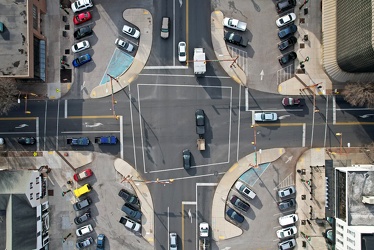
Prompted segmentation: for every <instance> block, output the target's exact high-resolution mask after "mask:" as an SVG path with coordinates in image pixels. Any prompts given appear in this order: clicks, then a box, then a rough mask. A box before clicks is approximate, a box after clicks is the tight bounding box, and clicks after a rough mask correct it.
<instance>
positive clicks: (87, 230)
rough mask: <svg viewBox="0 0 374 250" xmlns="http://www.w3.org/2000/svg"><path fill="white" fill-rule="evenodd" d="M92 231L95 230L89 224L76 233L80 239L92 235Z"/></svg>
mask: <svg viewBox="0 0 374 250" xmlns="http://www.w3.org/2000/svg"><path fill="white" fill-rule="evenodd" d="M92 231H93V228H92V226H91V224H88V225H85V226H83V227H80V228H78V229H77V231H75V233H76V234H77V236H78V237H79V236H83V235H85V234H88V233H91V232H92Z"/></svg>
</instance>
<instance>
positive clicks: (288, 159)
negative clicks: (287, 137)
mask: <svg viewBox="0 0 374 250" xmlns="http://www.w3.org/2000/svg"><path fill="white" fill-rule="evenodd" d="M292 158H293V155H291V156H290V157H288V158H287V161H286V162H285V163H289V162H290V161H291V160H292Z"/></svg>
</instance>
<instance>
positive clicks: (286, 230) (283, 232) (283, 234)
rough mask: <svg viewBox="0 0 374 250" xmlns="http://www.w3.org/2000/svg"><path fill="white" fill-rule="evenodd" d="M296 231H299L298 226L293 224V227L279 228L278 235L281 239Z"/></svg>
mask: <svg viewBox="0 0 374 250" xmlns="http://www.w3.org/2000/svg"><path fill="white" fill-rule="evenodd" d="M296 233H297V228H296V227H295V226H292V227H286V228H282V229H279V230H278V231H277V236H278V238H279V239H283V238H287V237H290V236H292V235H295V234H296Z"/></svg>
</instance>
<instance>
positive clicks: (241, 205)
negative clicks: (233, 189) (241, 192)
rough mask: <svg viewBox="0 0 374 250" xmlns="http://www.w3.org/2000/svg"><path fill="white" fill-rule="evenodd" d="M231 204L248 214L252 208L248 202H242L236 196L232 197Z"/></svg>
mask: <svg viewBox="0 0 374 250" xmlns="http://www.w3.org/2000/svg"><path fill="white" fill-rule="evenodd" d="M230 202H231V204H233V205H234V206H235V207H237V208H239V209H240V210H243V211H244V212H247V211H248V209H249V208H250V207H251V206H250V205H249V204H248V203H247V202H245V201H243V200H241V199H240V198H238V197H237V196H236V195H233V196H231V198H230Z"/></svg>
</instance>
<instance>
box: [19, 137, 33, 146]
mask: <svg viewBox="0 0 374 250" xmlns="http://www.w3.org/2000/svg"><path fill="white" fill-rule="evenodd" d="M35 142H36V140H35V138H34V137H20V138H18V143H19V144H22V145H33V144H35Z"/></svg>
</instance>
